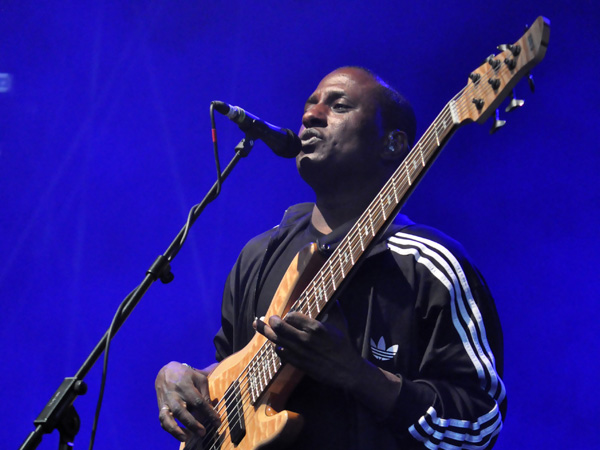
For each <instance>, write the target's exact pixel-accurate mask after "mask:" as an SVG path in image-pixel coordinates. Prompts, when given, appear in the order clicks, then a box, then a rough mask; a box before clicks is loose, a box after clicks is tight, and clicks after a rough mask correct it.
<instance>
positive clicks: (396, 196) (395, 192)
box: [392, 174, 400, 204]
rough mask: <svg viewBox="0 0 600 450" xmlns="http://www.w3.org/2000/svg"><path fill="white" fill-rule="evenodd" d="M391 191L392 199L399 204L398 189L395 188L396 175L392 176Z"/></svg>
mask: <svg viewBox="0 0 600 450" xmlns="http://www.w3.org/2000/svg"><path fill="white" fill-rule="evenodd" d="M392 190H393V191H394V198H395V199H396V204H398V203H400V202H399V201H398V188H397V187H396V174H394V175H393V176H392Z"/></svg>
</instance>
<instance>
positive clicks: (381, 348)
mask: <svg viewBox="0 0 600 450" xmlns="http://www.w3.org/2000/svg"><path fill="white" fill-rule="evenodd" d="M371 353H373V356H374V357H375V358H377V359H380V360H382V361H387V360H389V359H392V358H393V357H394V356H396V353H398V345H392V346H391V347H389V348H387V347H386V345H385V339H383V336H381V337H380V338H379V342H378V343H377V344H375V341H374V340H373V339H371Z"/></svg>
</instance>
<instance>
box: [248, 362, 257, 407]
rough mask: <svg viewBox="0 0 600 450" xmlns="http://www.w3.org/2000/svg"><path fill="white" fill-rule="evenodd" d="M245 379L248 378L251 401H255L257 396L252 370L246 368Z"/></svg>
mask: <svg viewBox="0 0 600 450" xmlns="http://www.w3.org/2000/svg"><path fill="white" fill-rule="evenodd" d="M246 380H248V386H249V389H250V397H251V399H252V400H251V401H252V404H254V403H256V399H257V398H258V395H257V392H256V382H255V381H254V376H253V375H252V371H251V370H248V373H247V374H246Z"/></svg>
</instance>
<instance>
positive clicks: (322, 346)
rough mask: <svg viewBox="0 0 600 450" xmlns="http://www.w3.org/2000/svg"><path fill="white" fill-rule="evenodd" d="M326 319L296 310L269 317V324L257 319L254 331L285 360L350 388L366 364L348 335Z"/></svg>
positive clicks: (335, 384)
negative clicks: (315, 318)
mask: <svg viewBox="0 0 600 450" xmlns="http://www.w3.org/2000/svg"><path fill="white" fill-rule="evenodd" d="M340 325H341V326H340V327H336V326H334V325H333V324H331V323H328V322H327V321H325V322H324V323H321V322H319V321H317V320H314V319H311V318H310V317H308V316H306V315H304V314H301V313H298V312H291V313H289V314H288V315H287V316H286V318H285V320H282V319H281V318H280V317H279V316H271V317H270V318H269V321H268V323H265V322H263V321H261V320H260V319H257V320H256V321H255V322H254V326H255V328H256V330H257V331H258V332H259V333H261V334H263V335H264V336H265V337H266V338H268V339H269V340H270V341H272V342H274V343H275V345H276V349H275V351H276V352H277V354H278V355H279V356H280V358H281V359H282V360H283V361H284V362H288V363H290V364H292V365H293V366H295V367H297V368H298V369H300V370H302V371H304V372H305V373H306V374H307V375H309V376H310V377H312V378H314V379H316V380H318V381H320V382H321V383H324V384H327V385H330V386H336V387H340V388H343V389H347V390H350V391H352V390H353V389H354V387H355V386H356V384H357V382H358V380H357V377H360V374H361V371H362V369H363V367H364V365H365V363H366V361H365V360H363V359H362V358H361V356H360V355H359V354H358V352H357V351H356V350H355V349H354V347H353V346H352V344H351V342H350V340H349V338H348V336H347V334H345V333H344V332H343V331H341V329H344V328H345V326H344V325H345V324H340Z"/></svg>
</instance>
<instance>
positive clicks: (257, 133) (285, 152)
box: [212, 101, 302, 158]
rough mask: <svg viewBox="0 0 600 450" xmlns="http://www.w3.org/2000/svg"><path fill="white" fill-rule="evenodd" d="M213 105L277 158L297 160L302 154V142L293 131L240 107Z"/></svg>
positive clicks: (225, 104) (223, 104) (215, 103)
mask: <svg viewBox="0 0 600 450" xmlns="http://www.w3.org/2000/svg"><path fill="white" fill-rule="evenodd" d="M212 104H213V106H214V108H215V109H216V110H217V112H220V113H221V114H223V115H225V116H227V117H229V118H230V119H231V120H232V121H233V122H235V123H237V124H238V126H239V127H240V130H242V131H243V132H244V133H247V134H248V135H249V136H250V137H251V138H252V139H260V140H261V141H263V142H264V143H265V144H267V146H269V148H270V149H271V150H273V152H274V153H275V154H276V155H277V156H282V157H284V158H295V157H296V155H298V153H300V150H301V149H302V141H300V138H299V137H298V136H297V135H296V133H294V132H293V131H292V130H290V129H288V128H279V127H276V126H275V125H271V124H270V123H268V122H265V121H264V120H262V119H259V118H258V117H256V116H254V115H252V114H250V113H249V112H247V111H244V110H243V109H242V108H240V107H239V106H231V105H229V104H227V103H224V102H219V101H214V102H212Z"/></svg>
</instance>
